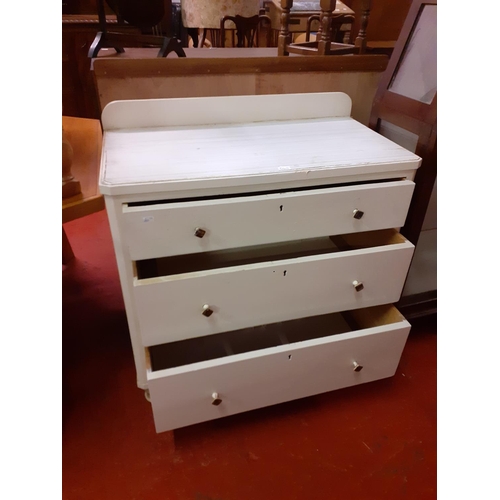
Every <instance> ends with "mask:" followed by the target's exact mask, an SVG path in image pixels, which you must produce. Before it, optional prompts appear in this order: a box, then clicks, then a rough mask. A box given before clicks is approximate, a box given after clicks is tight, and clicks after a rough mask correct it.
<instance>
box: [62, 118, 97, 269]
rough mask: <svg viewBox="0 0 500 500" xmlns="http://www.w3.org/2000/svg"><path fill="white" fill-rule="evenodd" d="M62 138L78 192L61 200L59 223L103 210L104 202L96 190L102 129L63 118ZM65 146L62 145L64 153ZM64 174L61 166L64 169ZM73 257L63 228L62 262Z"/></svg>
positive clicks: (81, 120) (90, 122)
mask: <svg viewBox="0 0 500 500" xmlns="http://www.w3.org/2000/svg"><path fill="white" fill-rule="evenodd" d="M62 123H63V129H64V136H65V140H66V142H67V143H69V144H70V145H71V149H72V161H71V175H72V176H74V178H75V179H77V180H78V182H79V185H80V187H81V190H80V191H79V192H77V193H74V194H73V193H70V194H71V195H70V196H64V193H63V199H62V223H63V224H64V223H66V222H70V221H72V220H74V219H78V218H80V217H84V216H86V215H89V214H92V213H94V212H98V211H100V210H103V209H104V200H103V198H102V196H101V194H100V193H99V190H98V180H99V179H98V176H99V164H100V159H101V148H102V130H101V124H100V121H99V120H92V119H87V118H75V117H69V116H63V117H62ZM65 147H66V148H67V146H65V145H64V143H63V151H64V148H65ZM63 157H64V153H63ZM63 172H64V166H63ZM72 258H73V251H72V250H71V245H70V243H69V241H68V238H67V237H66V234H65V232H64V227H63V263H68V262H69V261H70V260H71V259H72Z"/></svg>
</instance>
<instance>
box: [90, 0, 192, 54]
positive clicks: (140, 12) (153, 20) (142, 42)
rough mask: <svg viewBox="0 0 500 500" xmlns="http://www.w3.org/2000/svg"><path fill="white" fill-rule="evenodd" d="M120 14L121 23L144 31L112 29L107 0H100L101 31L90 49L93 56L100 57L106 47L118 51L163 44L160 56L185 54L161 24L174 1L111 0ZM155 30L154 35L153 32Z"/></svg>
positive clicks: (111, 5) (117, 14)
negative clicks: (106, 5) (110, 27)
mask: <svg viewBox="0 0 500 500" xmlns="http://www.w3.org/2000/svg"><path fill="white" fill-rule="evenodd" d="M107 3H108V5H109V6H110V7H111V9H112V10H113V12H114V13H115V14H116V16H117V19H118V20H119V24H122V23H125V24H127V25H130V26H135V27H136V28H138V29H139V30H140V33H128V34H124V33H120V32H115V31H109V29H108V27H107V24H106V14H105V8H104V0H97V5H98V15H99V32H98V33H97V35H96V37H95V39H94V41H93V42H92V45H91V47H90V49H89V53H88V56H89V57H90V58H93V57H97V54H98V53H99V51H100V50H101V49H102V48H113V49H115V50H116V52H117V53H122V52H124V50H125V49H124V47H142V46H147V47H159V51H158V57H166V55H167V54H168V53H170V52H175V53H176V54H177V55H178V56H179V57H185V56H186V54H185V53H184V51H183V50H182V47H181V44H180V42H179V41H178V40H177V39H175V38H172V37H167V36H164V35H163V34H162V33H161V27H162V26H165V24H166V23H165V17H167V18H168V19H169V20H170V18H171V7H172V3H171V0H153V1H151V0H149V1H148V2H142V1H141V0H107ZM150 32H153V33H154V34H150Z"/></svg>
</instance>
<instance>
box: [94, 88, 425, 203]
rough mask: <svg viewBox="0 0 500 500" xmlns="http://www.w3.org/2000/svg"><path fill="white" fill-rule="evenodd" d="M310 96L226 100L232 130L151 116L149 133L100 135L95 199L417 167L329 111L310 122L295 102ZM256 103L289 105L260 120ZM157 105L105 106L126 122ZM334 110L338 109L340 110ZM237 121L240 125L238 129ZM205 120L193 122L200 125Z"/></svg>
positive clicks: (379, 139) (209, 100)
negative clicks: (164, 122) (165, 122)
mask: <svg viewBox="0 0 500 500" xmlns="http://www.w3.org/2000/svg"><path fill="white" fill-rule="evenodd" d="M311 95H312V96H316V94H295V95H293V94H289V95H286V96H285V95H283V96H240V97H232V98H227V99H237V100H238V104H239V107H238V108H237V109H238V110H239V111H238V113H234V115H235V116H236V117H237V118H235V122H236V123H231V124H227V123H218V122H217V121H216V118H215V117H214V118H212V123H213V124H212V125H207V124H204V125H194V124H192V125H189V126H187V125H183V126H181V125H176V126H174V125H170V126H162V127H158V126H157V122H156V121H155V115H154V114H153V112H152V111H151V115H152V116H150V118H151V119H150V122H147V121H144V122H142V121H141V122H140V123H141V124H143V123H144V124H145V123H153V124H155V125H152V126H151V125H150V126H149V128H137V129H131V128H128V129H127V128H125V129H120V130H108V131H106V132H105V135H104V141H103V155H102V160H101V177H100V189H101V192H102V193H103V194H114V195H118V194H127V193H151V192H161V191H163V192H168V191H179V190H188V189H191V190H192V189H200V190H203V192H208V193H209V194H210V193H211V192H213V193H216V192H217V189H218V188H221V187H228V186H241V185H253V184H266V183H273V182H291V181H297V180H311V179H324V178H326V177H327V178H332V179H334V178H335V177H340V176H346V175H352V174H359V175H363V174H372V173H375V172H380V171H384V172H391V171H397V170H407V169H416V168H418V166H419V165H420V158H418V157H417V156H416V155H414V154H413V153H410V152H409V151H407V150H406V149H404V148H402V147H400V146H398V145H396V144H395V143H393V142H391V141H389V140H388V139H386V138H384V137H382V136H381V135H379V134H377V133H376V132H374V131H372V130H370V129H369V128H367V127H365V126H364V125H361V124H360V123H358V122H356V121H355V120H353V119H352V118H349V117H341V118H338V117H336V116H337V115H336V113H335V111H334V110H331V108H332V105H331V104H330V106H327V108H326V109H327V110H328V117H325V114H327V113H325V111H323V112H321V113H320V112H319V111H318V109H319V106H318V105H315V106H312V109H313V110H315V111H316V112H317V114H316V115H314V114H313V113H312V111H311V112H308V113H306V111H307V110H308V108H307V106H302V104H301V103H303V102H309V99H310V96H311ZM339 95H340V96H343V95H344V94H341V93H332V94H319V96H317V99H318V102H323V99H325V100H326V101H327V102H330V101H331V100H332V99H333V97H335V99H336V98H337V97H338V96H339ZM263 97H267V98H269V102H274V101H273V99H274V98H276V97H279V98H280V99H278V101H280V102H281V98H285V97H286V98H287V99H288V98H290V99H292V100H291V101H290V108H289V109H288V110H287V113H285V111H284V110H282V109H281V108H280V107H277V108H275V107H274V106H271V107H270V109H271V111H269V112H268V113H267V114H266V113H264V112H262V114H260V115H258V116H257V117H256V111H255V110H254V107H255V103H256V102H258V101H255V99H257V98H263ZM199 99H200V100H201V101H200V102H204V103H205V102H206V103H213V102H214V101H216V100H217V99H223V98H199ZM157 101H162V102H163V101H171V100H169V99H166V100H165V99H161V100H150V101H124V102H116V103H112V104H116V108H117V109H119V110H122V107H123V113H124V114H125V115H126V116H129V113H130V110H129V107H130V106H131V105H134V104H135V105H136V106H137V109H138V110H140V109H143V107H144V106H146V107H147V109H152V108H154V105H155V102H157ZM172 101H176V102H178V103H179V106H180V108H179V112H180V110H181V109H184V113H185V114H189V113H188V112H187V111H188V110H189V108H190V106H189V103H191V101H192V100H191V99H186V100H185V101H188V102H187V103H186V108H183V107H182V101H184V100H181V99H175V100H172ZM292 102H293V105H292V104H291V103H292ZM235 104H236V103H235ZM109 106H111V104H110V105H109ZM207 106H208V104H207ZM211 106H213V104H211ZM339 106H340V107H343V104H342V103H341V104H339ZM303 108H305V109H303ZM203 109H204V108H203ZM210 109H212V108H211V107H210ZM234 109H236V108H234ZM234 109H233V110H232V111H233V112H234ZM127 110H128V111H127ZM280 110H281V111H280ZM278 111H280V113H281V114H279V113H278ZM137 113H138V114H139V111H137ZM193 113H194V111H193ZM200 113H201V114H202V115H203V114H204V113H202V112H201V111H200ZM117 114H118V112H117ZM257 114H258V113H257ZM306 114H307V117H304V115H306ZM339 114H340V113H339ZM194 116H196V113H194ZM266 116H267V117H269V116H278V118H273V119H272V120H273V121H256V120H257V119H260V120H264V119H265V117H266ZM290 116H295V118H293V119H292V118H290ZM311 116H316V118H311ZM317 116H319V118H318V117H317ZM285 117H286V118H285ZM245 118H246V119H247V121H246V122H244V121H243V122H242V120H244V119H245ZM123 119H124V120H125V118H123ZM268 119H269V120H271V119H270V118H268ZM144 120H146V119H145V118H144ZM186 120H188V118H186ZM207 120H208V119H203V120H201V119H200V121H201V122H202V123H205V122H206V121H207ZM188 121H189V120H188ZM191 121H194V120H193V119H191ZM127 123H128V122H127ZM155 126H156V128H154V127H155ZM332 182H333V181H332ZM210 190H212V191H210Z"/></svg>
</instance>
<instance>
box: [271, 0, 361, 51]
mask: <svg viewBox="0 0 500 500" xmlns="http://www.w3.org/2000/svg"><path fill="white" fill-rule="evenodd" d="M336 3H337V2H336V0H320V2H319V4H320V8H321V14H320V15H319V22H320V24H319V30H318V34H317V36H316V40H315V41H305V42H302V43H291V33H290V29H289V24H290V10H291V8H292V7H293V0H281V8H282V11H283V13H282V16H281V29H280V34H279V37H278V55H279V56H288V55H289V54H290V53H293V54H301V55H343V54H364V53H365V51H366V28H367V26H368V20H369V17H370V9H371V0H362V7H361V13H360V16H361V22H360V29H359V32H358V35H357V37H356V40H355V41H354V44H349V43H339V42H335V41H332V23H333V24H336V22H337V16H335V15H334V14H333V12H334V11H335V6H336ZM312 17H314V16H312ZM339 17H340V16H339ZM316 19H317V17H316ZM313 20H314V19H313ZM311 22H312V20H311ZM309 26H310V24H309Z"/></svg>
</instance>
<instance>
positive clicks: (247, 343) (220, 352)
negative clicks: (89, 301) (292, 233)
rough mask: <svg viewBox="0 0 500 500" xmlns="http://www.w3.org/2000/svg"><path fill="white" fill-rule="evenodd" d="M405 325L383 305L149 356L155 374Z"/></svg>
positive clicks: (183, 344)
mask: <svg viewBox="0 0 500 500" xmlns="http://www.w3.org/2000/svg"><path fill="white" fill-rule="evenodd" d="M402 321H405V319H404V317H403V316H402V315H401V313H400V312H399V311H398V310H397V309H396V308H395V307H394V306H392V305H383V306H376V307H369V308H365V309H358V310H353V311H348V312H342V313H334V314H325V315H321V316H314V317H308V318H301V319H298V320H293V321H284V322H280V323H273V324H269V325H263V326H258V327H253V328H246V329H243V330H237V331H233V332H225V333H220V334H217V335H210V336H206V337H200V338H193V339H188V340H182V341H178V342H171V343H168V344H161V345H155V346H151V347H149V348H147V349H146V354H147V358H148V359H149V363H150V369H151V371H153V372H154V371H159V370H165V369H168V368H175V367H179V366H185V365H190V364H193V363H199V362H202V361H208V360H211V359H217V358H223V357H227V356H234V355H238V354H243V353H246V352H252V351H257V350H264V349H269V348H272V347H276V346H281V345H286V344H295V343H297V342H303V341H307V340H313V339H317V338H322V337H329V336H332V335H341V334H344V333H348V332H353V331H357V330H364V329H366V328H372V327H375V326H383V325H389V324H392V323H400V322H402Z"/></svg>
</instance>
